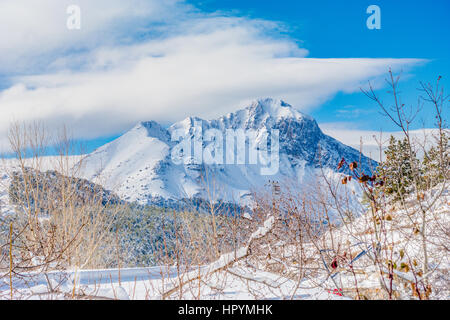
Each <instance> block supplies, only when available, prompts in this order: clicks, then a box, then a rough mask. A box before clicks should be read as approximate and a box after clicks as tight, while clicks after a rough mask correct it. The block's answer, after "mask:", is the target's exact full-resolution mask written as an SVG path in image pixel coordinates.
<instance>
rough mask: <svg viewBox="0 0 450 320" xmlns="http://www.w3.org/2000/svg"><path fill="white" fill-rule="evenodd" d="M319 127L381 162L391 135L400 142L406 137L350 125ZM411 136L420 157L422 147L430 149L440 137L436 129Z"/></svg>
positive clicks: (393, 132)
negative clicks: (360, 128) (354, 127)
mask: <svg viewBox="0 0 450 320" xmlns="http://www.w3.org/2000/svg"><path fill="white" fill-rule="evenodd" d="M319 126H320V128H321V129H322V131H323V132H324V133H325V134H327V135H329V136H331V137H333V138H335V139H337V140H339V141H341V142H342V143H344V144H346V145H348V146H351V147H353V148H355V149H357V150H361V151H362V153H363V154H364V155H366V156H368V157H371V158H372V159H374V160H376V161H380V143H381V150H382V152H381V156H382V159H384V150H385V149H386V148H387V146H388V145H389V139H390V137H391V135H392V136H394V138H396V139H398V140H400V139H403V138H404V137H405V134H404V133H403V132H402V131H388V132H382V131H375V130H359V129H352V128H351V127H352V125H351V124H348V123H347V124H346V123H322V124H320V125H319ZM345 127H346V128H345ZM409 134H410V136H411V137H412V141H413V143H415V145H416V148H417V152H418V153H417V154H418V155H419V156H420V155H421V154H422V152H421V149H422V146H425V148H428V147H429V146H431V145H432V144H434V143H435V142H436V140H435V139H436V137H437V136H438V132H437V131H436V129H418V130H411V131H410V133H409Z"/></svg>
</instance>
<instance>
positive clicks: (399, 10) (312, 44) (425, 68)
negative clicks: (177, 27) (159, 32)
mask: <svg viewBox="0 0 450 320" xmlns="http://www.w3.org/2000/svg"><path fill="white" fill-rule="evenodd" d="M191 2H192V3H193V4H195V5H196V6H197V7H198V8H200V9H201V10H205V11H209V12H215V11H224V12H228V13H229V14H234V15H243V16H248V17H252V18H263V19H268V20H275V21H280V22H282V23H283V24H285V26H286V29H287V30H286V35H288V36H290V37H292V38H295V39H297V40H298V41H299V45H300V46H301V47H304V48H306V49H307V50H308V51H309V57H314V58H351V57H353V58H358V57H369V58H387V57H389V58H423V59H427V60H429V61H428V62H427V63H425V64H423V65H421V66H419V67H417V68H414V69H413V70H410V72H405V75H404V77H403V81H402V83H401V89H402V93H403V96H404V99H405V101H408V102H409V103H411V104H414V105H415V103H416V99H417V95H418V91H417V88H418V87H419V81H425V82H429V81H432V82H434V81H435V80H436V78H437V77H438V76H439V75H442V76H444V78H443V79H442V84H443V85H444V86H445V87H447V88H449V85H450V81H449V77H450V73H449V71H450V41H449V32H450V19H449V14H450V1H447V0H432V1H411V0H396V1H392V0H390V1H379V0H377V1H374V0H369V1H365V0H347V1H333V0H328V1H324V0H321V1H297V0H293V1H292V0H288V1H286V0H285V1H258V0H246V1H239V0H202V1H191ZM372 4H375V5H378V6H379V7H380V9H381V21H382V22H381V29H380V30H369V29H368V28H367V27H366V20H367V18H368V17H369V14H367V13H366V9H367V7H368V6H369V5H372ZM384 93H385V90H380V94H382V95H383V94H384ZM310 114H311V115H312V116H313V117H315V118H316V120H317V121H318V122H319V123H329V122H341V123H342V126H344V127H346V126H348V125H349V123H348V122H351V124H350V125H351V127H353V128H359V129H368V130H380V129H383V130H385V131H390V130H397V129H398V128H396V127H395V125H393V124H391V123H389V122H387V121H385V118H384V117H383V116H381V115H380V114H379V112H378V109H377V108H376V107H375V106H374V105H373V103H372V102H371V101H370V100H368V99H367V97H366V96H365V95H363V94H362V93H360V92H356V93H353V94H343V93H338V94H337V95H336V96H335V97H334V98H333V99H331V100H328V101H326V102H325V103H323V104H322V105H321V106H320V107H319V108H316V109H314V110H313V111H312V112H310ZM422 118H423V119H424V120H425V121H426V124H427V125H432V121H433V119H432V118H431V119H430V118H429V117H427V113H422ZM422 126H423V123H420V122H419V121H418V122H417V123H416V126H415V128H421V127H422Z"/></svg>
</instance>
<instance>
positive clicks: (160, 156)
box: [83, 98, 376, 204]
mask: <svg viewBox="0 0 450 320" xmlns="http://www.w3.org/2000/svg"><path fill="white" fill-rule="evenodd" d="M230 132H231V133H233V134H236V140H235V141H234V136H233V137H232V138H233V140H227V139H228V136H225V135H226V134H228V133H230ZM211 133H213V134H212V135H211ZM219 133H223V135H224V138H223V139H222V137H220V134H219ZM239 133H241V134H242V133H246V134H248V135H247V140H245V138H244V140H245V142H244V143H243V144H242V141H241V145H240V144H239V142H238V139H239V138H240V137H242V136H239ZM250 133H251V134H250ZM275 133H278V136H279V140H278V141H279V143H278V150H277V148H275V146H276V145H275V144H274V143H275V141H276V140H274V137H276V135H275ZM269 136H270V137H269ZM174 137H178V138H180V137H181V138H189V140H188V141H189V142H188V143H187V144H184V145H181V144H180V141H178V140H176V139H173V138H174ZM219 138H220V139H219ZM230 141H232V142H233V143H235V145H234V144H232V145H231V147H229V145H228V144H227V142H230ZM267 141H269V143H267ZM195 144H197V148H198V147H199V148H202V149H203V150H207V149H208V148H209V149H214V148H211V144H215V146H220V148H221V149H214V150H215V151H213V152H211V155H214V156H215V157H216V158H215V159H216V161H215V162H208V161H206V160H205V159H206V158H203V160H202V159H201V157H200V161H199V159H196V158H195V157H192V155H191V156H190V157H189V156H188V157H185V158H183V159H184V161H181V162H176V161H174V154H176V153H177V152H178V151H183V152H185V151H186V149H189V146H193V145H195ZM208 145H209V147H208ZM250 145H252V146H253V147H254V150H256V151H257V152H262V151H264V152H266V153H267V154H270V153H271V154H274V152H276V151H278V157H277V158H276V161H277V162H278V163H277V167H276V171H274V174H271V175H267V174H266V175H264V174H261V172H264V171H263V170H262V169H263V168H262V167H264V166H265V165H267V164H262V163H259V162H258V163H255V162H252V161H251V160H250V155H249V150H250V149H249V148H250V147H249V146H250ZM180 146H181V147H180ZM222 146H224V148H222ZM244 146H245V149H244ZM194 149H195V146H194ZM269 149H270V150H269ZM217 150H219V151H220V153H219V152H218V151H217ZM269 151H270V152H269ZM204 152H205V151H203V154H205V153H204ZM221 152H223V155H222V153H221ZM214 153H215V154H214ZM343 157H345V159H346V160H347V161H355V160H357V161H359V159H360V158H361V162H362V163H363V166H362V168H363V170H365V171H366V172H369V166H371V165H372V166H373V165H376V163H375V162H374V161H373V160H370V159H368V158H366V157H364V156H362V155H361V156H360V153H359V152H358V151H357V150H355V149H353V148H351V147H349V146H346V145H344V144H342V143H340V142H339V141H337V140H335V139H334V138H331V137H330V136H327V135H325V134H324V133H323V132H322V131H321V130H320V128H319V126H318V124H317V122H316V121H315V120H314V119H313V118H312V117H310V116H308V115H305V114H303V113H301V112H299V111H297V110H296V109H295V108H294V107H292V106H291V105H289V104H288V103H286V102H284V101H282V100H274V99H270V98H267V99H260V100H256V101H254V102H252V103H251V104H250V105H249V106H248V107H246V108H244V109H242V110H238V111H236V112H233V113H229V114H227V115H225V116H222V117H220V118H218V119H215V120H203V119H200V118H196V117H188V118H186V119H184V120H182V121H180V122H177V123H174V124H173V125H171V126H170V127H169V128H167V129H166V128H163V127H162V126H160V125H159V124H158V123H157V122H154V121H149V122H141V123H139V124H137V125H136V126H135V127H134V128H133V129H131V130H130V131H128V132H126V133H125V134H124V135H122V136H121V137H119V138H118V139H116V140H114V141H112V142H110V143H108V144H106V145H104V146H102V147H100V148H99V149H97V150H96V151H94V152H93V153H92V154H90V155H88V156H87V158H86V161H85V170H84V174H83V176H84V177H85V178H88V179H94V180H95V181H96V182H98V183H100V184H103V185H104V186H105V187H106V188H108V189H111V190H113V191H115V192H116V193H117V194H118V195H119V196H121V197H122V198H123V199H124V200H128V201H137V202H139V203H141V204H149V203H153V202H159V201H161V200H162V199H171V200H179V199H183V198H191V197H197V198H210V197H211V195H212V194H215V195H216V196H214V197H216V199H215V200H218V198H220V199H222V200H225V201H231V202H237V203H241V204H245V203H248V202H249V201H251V192H252V191H254V190H257V189H258V188H261V187H262V186H264V185H265V184H267V183H268V182H269V180H270V181H279V182H283V181H292V182H294V183H298V184H302V183H308V181H309V180H310V179H311V177H313V176H314V175H317V174H318V172H320V170H318V169H319V168H324V169H325V170H327V171H331V172H333V171H334V170H335V168H336V166H337V164H338V163H339V161H340V159H341V158H343ZM222 158H223V159H224V161H221V159H222ZM217 159H219V160H217ZM227 159H232V160H233V161H234V162H232V163H230V162H229V161H228V162H227V161H226V160H227ZM236 159H237V160H236ZM239 159H240V161H239ZM212 189H214V190H212ZM208 191H209V192H208ZM212 191H214V192H212ZM219 195H220V196H219Z"/></svg>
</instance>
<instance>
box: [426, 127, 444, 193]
mask: <svg viewBox="0 0 450 320" xmlns="http://www.w3.org/2000/svg"><path fill="white" fill-rule="evenodd" d="M441 139H442V141H438V144H437V145H433V146H432V147H431V148H430V149H429V150H428V152H426V153H425V155H424V158H423V162H422V164H423V171H424V177H423V178H424V182H425V184H426V185H427V186H428V187H434V186H435V185H437V184H439V183H441V182H442V181H444V178H445V177H444V175H445V171H443V170H442V168H449V167H450V141H449V138H448V134H447V133H446V132H445V131H443V135H442V137H441ZM441 148H442V149H443V150H442V151H443V152H440V151H441V150H440V149H441Z"/></svg>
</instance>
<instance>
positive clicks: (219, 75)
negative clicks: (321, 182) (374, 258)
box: [0, 0, 450, 151]
mask: <svg viewBox="0 0 450 320" xmlns="http://www.w3.org/2000/svg"><path fill="white" fill-rule="evenodd" d="M26 1H30V3H32V1H31V0H26ZM71 4H77V5H78V6H79V7H80V10H81V11H80V12H81V29H80V30H67V28H66V19H67V18H68V16H67V13H66V8H67V6H69V5H71ZM372 4H375V5H378V6H379V7H380V9H381V29H380V30H369V29H368V28H367V27H366V19H367V18H368V17H369V14H367V13H366V9H367V7H368V6H369V5H372ZM0 9H1V10H0V20H1V21H2V22H3V23H2V24H3V26H4V28H2V30H0V51H1V52H2V55H0V149H1V148H2V145H1V144H2V141H3V142H4V141H5V133H6V130H7V126H8V123H9V122H10V121H13V120H16V121H32V120H42V121H44V122H45V123H46V124H47V125H48V126H49V127H50V128H57V127H58V126H60V125H61V124H63V123H64V124H66V125H67V126H68V127H69V128H71V130H72V131H73V133H74V137H75V138H76V139H79V140H80V141H83V142H84V143H85V144H86V146H87V148H88V150H89V151H90V150H93V149H94V148H96V147H98V146H100V145H102V144H104V143H105V142H108V141H110V140H112V139H114V138H116V137H118V136H119V135H120V134H122V133H123V132H125V131H126V130H128V129H130V128H131V127H132V126H133V125H134V124H135V123H137V122H138V121H145V120H156V121H159V122H161V123H163V124H170V123H172V122H174V121H179V120H182V119H183V118H185V117H186V116H189V115H193V116H200V117H204V118H213V117H216V116H219V115H222V114H224V113H227V112H231V111H235V110H236V109H238V108H240V107H242V106H245V104H246V103H248V101H250V100H252V99H255V98H259V97H267V96H272V97H274V98H281V99H284V100H286V101H287V102H289V103H291V104H293V105H294V106H295V107H297V108H298V109H299V110H301V111H303V112H305V113H308V114H310V115H312V116H313V117H315V118H316V120H317V121H318V122H319V124H320V125H321V126H322V127H323V128H326V129H327V130H326V132H327V133H330V132H336V133H337V132H338V131H339V130H340V131H339V132H342V130H344V129H345V130H346V132H345V133H346V136H348V135H349V134H350V135H353V136H357V135H359V134H362V133H364V131H367V132H372V131H378V130H380V129H381V130H383V131H395V130H397V128H395V127H394V126H393V125H392V124H390V123H389V122H388V121H386V119H385V118H384V117H383V116H381V115H380V114H379V112H378V109H377V108H376V106H375V105H374V104H373V103H372V102H371V101H370V100H369V99H368V98H367V97H365V96H364V95H363V94H362V93H361V92H360V91H359V88H360V87H361V86H364V85H365V84H366V83H367V81H368V80H371V81H373V82H374V83H375V85H376V88H377V92H379V93H380V94H381V95H382V96H383V97H385V99H384V100H386V101H387V96H386V86H384V85H383V78H384V77H385V76H386V72H387V70H388V68H389V67H392V68H393V69H394V71H395V72H402V77H403V80H402V82H401V90H402V95H403V101H404V103H406V104H415V103H416V101H417V95H418V91H417V87H418V86H419V81H435V79H436V78H437V76H438V75H442V76H443V79H442V81H441V82H442V84H443V85H444V86H446V87H447V88H449V87H450V86H449V85H450V81H449V79H448V77H450V74H449V72H448V71H449V70H450V57H449V52H450V50H449V49H450V43H449V41H448V35H447V33H448V30H450V20H449V19H448V13H449V12H450V10H449V9H450V2H449V1H446V0H433V1H404V0H397V1H364V0H348V1H331V0H327V1H298V0H296V1H287V0H284V1H283V0H280V1H255V0H241V1H237V0H220V1H219V0H203V1H195V0H187V1H182V0H179V1H176V0H173V1H171V0H165V1H163V0H129V1H124V0H98V1H95V2H93V1H89V0H77V1H69V0H42V1H41V2H40V6H32V5H31V4H30V6H23V5H20V4H18V3H16V1H14V0H4V1H2V3H1V4H0ZM429 114H430V113H429V112H427V111H426V110H424V111H423V112H422V113H421V115H420V118H419V120H420V121H417V122H416V126H415V127H414V128H416V129H417V128H421V127H422V126H425V127H430V126H432V121H433V119H430V116H429ZM447 114H448V113H447ZM421 120H423V122H422V121H421ZM333 130H334V131H333ZM353 133H354V134H353ZM336 137H337V138H341V137H340V136H339V135H337V136H336ZM342 139H344V140H345V137H344V136H342ZM344 142H346V141H344Z"/></svg>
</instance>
